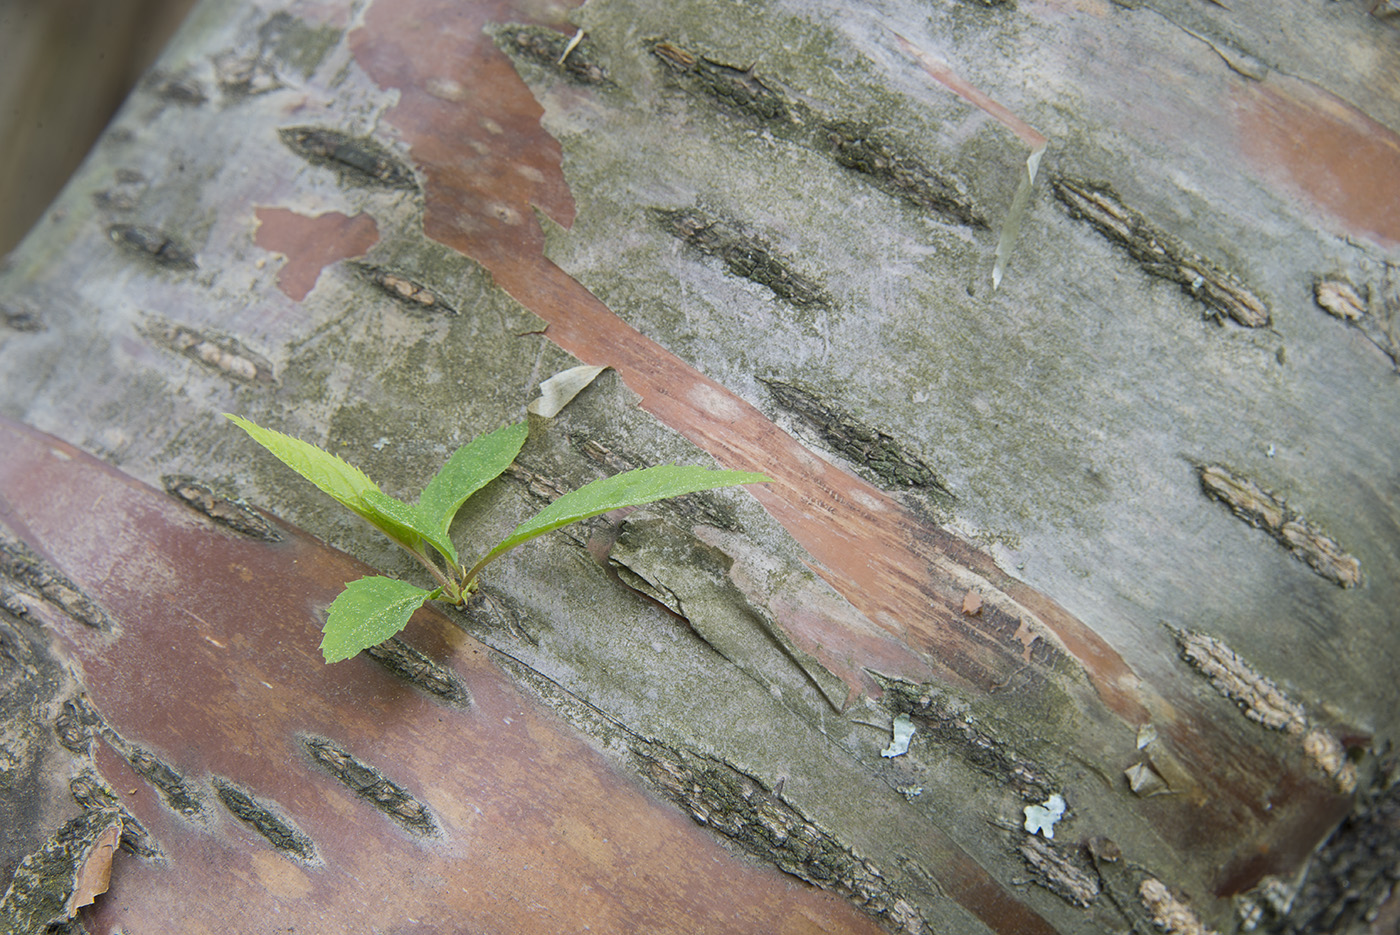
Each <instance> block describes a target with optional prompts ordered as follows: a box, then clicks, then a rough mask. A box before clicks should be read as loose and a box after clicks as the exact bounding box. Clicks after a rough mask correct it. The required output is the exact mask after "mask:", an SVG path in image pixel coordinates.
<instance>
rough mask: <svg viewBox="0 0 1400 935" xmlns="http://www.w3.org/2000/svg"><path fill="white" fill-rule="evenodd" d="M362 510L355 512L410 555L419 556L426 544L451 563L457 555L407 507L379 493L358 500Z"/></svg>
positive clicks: (420, 516) (370, 492)
mask: <svg viewBox="0 0 1400 935" xmlns="http://www.w3.org/2000/svg"><path fill="white" fill-rule="evenodd" d="M360 503H361V507H362V509H359V510H356V512H358V513H359V514H360V515H361V516H363V517H364V518H365V519H367V520H369V522H370V523H372V524H373V525H374V527H375V528H376V529H378V530H379V531H380V532H382V533H384V535H386V536H388V537H389V538H390V539H393V540H394V541H395V542H397V543H399V544H400V545H402V546H403V547H404V548H406V549H408V550H409V551H410V552H421V551H422V549H423V543H424V542H427V543H428V544H429V545H431V546H432V547H433V548H435V549H437V550H438V551H439V552H441V553H442V554H443V555H445V556H447V558H448V559H449V560H451V561H453V562H455V561H457V552H456V550H455V549H453V548H452V543H451V542H449V541H444V540H443V539H441V538H440V537H438V535H437V533H436V530H435V529H434V528H433V524H432V523H429V522H428V521H427V520H426V519H425V518H424V517H423V516H422V515H421V514H420V513H419V511H418V508H417V507H416V506H414V505H412V504H411V503H404V502H403V501H402V500H397V499H395V498H393V497H391V496H389V495H388V494H387V493H384V492H383V491H379V490H367V491H365V493H364V494H363V495H362V496H361V497H360Z"/></svg>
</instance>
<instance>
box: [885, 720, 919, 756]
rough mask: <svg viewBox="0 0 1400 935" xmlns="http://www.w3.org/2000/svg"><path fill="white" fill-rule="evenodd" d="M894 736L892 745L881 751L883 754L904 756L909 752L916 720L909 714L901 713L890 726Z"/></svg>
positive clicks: (891, 740)
mask: <svg viewBox="0 0 1400 935" xmlns="http://www.w3.org/2000/svg"><path fill="white" fill-rule="evenodd" d="M890 730H891V732H892V734H893V736H892V737H891V738H890V745H889V746H888V747H886V748H885V749H883V750H881V751H880V755H881V756H902V755H903V754H905V753H908V752H909V739H910V738H911V737H913V736H914V722H913V721H911V720H909V715H907V714H901V715H900V716H899V717H897V718H895V719H894V724H892V725H891V726H890Z"/></svg>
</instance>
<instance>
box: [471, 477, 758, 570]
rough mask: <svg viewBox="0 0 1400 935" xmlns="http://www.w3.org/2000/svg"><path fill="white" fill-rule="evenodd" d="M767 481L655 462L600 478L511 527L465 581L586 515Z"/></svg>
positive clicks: (474, 567)
mask: <svg viewBox="0 0 1400 935" xmlns="http://www.w3.org/2000/svg"><path fill="white" fill-rule="evenodd" d="M771 480H772V478H771V477H767V476H765V475H763V474H755V473H753V472H751V471H712V470H710V469H708V468H703V467H695V466H688V465H675V464H661V465H657V466H656V467H649V468H642V469H641V470H638V471H626V472H624V473H622V474H614V475H613V476H612V477H604V478H603V479H602V480H595V481H594V482H593V483H591V484H585V485H584V486H582V487H580V488H579V489H578V490H573V491H570V492H569V493H566V494H564V496H562V497H560V498H559V499H558V500H555V501H554V502H553V503H551V504H550V505H549V506H547V507H545V508H544V509H543V510H541V511H540V512H539V513H538V514H536V515H535V517H534V519H530V520H526V521H525V522H523V523H521V524H520V525H519V526H516V527H515V529H514V531H512V532H511V534H510V535H509V536H506V537H505V538H504V539H502V540H501V542H500V543H499V544H498V545H497V546H496V547H495V548H494V549H492V550H491V551H490V552H487V553H486V555H484V556H483V557H482V558H481V560H480V561H478V562H477V563H476V565H474V566H473V567H472V569H471V571H469V572H468V573H467V578H466V580H468V581H471V580H472V579H473V578H475V577H476V574H477V572H479V571H481V569H482V568H485V567H486V566H487V565H488V564H490V563H491V562H493V561H495V560H496V559H497V558H499V557H500V556H501V555H502V554H503V553H505V552H508V551H509V550H511V549H513V548H515V547H516V546H517V545H520V544H521V543H522V542H527V541H529V540H530V539H533V538H535V537H536V536H542V535H544V534H545V533H547V532H550V531H551V530H555V529H559V528H560V527H561V526H567V525H569V524H570V523H576V522H578V521H579V520H581V519H588V518H589V517H590V516H597V515H599V514H601V513H606V512H608V511H609V510H616V509H618V508H619V507H624V506H640V505H642V504H643V503H652V502H654V501H656V500H665V499H666V498H667V497H679V496H680V495H681V494H687V493H695V492H696V491H697V490H713V489H715V488H717V487H733V486H735V485H738V484H759V483H765V482H768V481H771Z"/></svg>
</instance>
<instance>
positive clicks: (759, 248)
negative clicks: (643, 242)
mask: <svg viewBox="0 0 1400 935" xmlns="http://www.w3.org/2000/svg"><path fill="white" fill-rule="evenodd" d="M651 215H652V217H654V218H655V219H656V222H657V223H658V224H659V225H660V226H661V229H662V230H664V231H665V232H666V233H668V234H670V235H671V236H672V237H675V238H676V239H677V240H679V241H680V242H681V243H684V244H686V245H688V246H690V247H693V248H694V249H696V250H698V251H699V252H700V253H703V254H705V255H706V256H712V257H715V258H716V259H718V260H719V261H720V262H722V263H723V264H724V266H725V269H727V270H729V272H731V273H733V274H734V275H735V276H739V277H741V278H743V279H747V280H749V281H750V282H754V283H757V284H758V285H760V286H764V287H765V288H767V289H768V290H769V291H770V292H772V293H773V294H774V295H776V296H777V297H778V298H780V299H783V300H785V301H787V302H790V303H792V304H793V305H795V306H797V307H798V308H812V307H819V306H825V305H828V304H830V301H831V300H830V299H829V298H828V297H827V295H826V292H825V291H824V290H823V289H822V287H821V285H820V284H818V283H817V282H816V280H814V279H811V278H810V277H808V276H806V275H804V274H802V273H800V272H798V271H797V270H796V269H794V268H793V264H792V261H791V260H789V259H788V258H787V257H784V256H783V255H781V254H780V253H778V251H777V250H776V249H774V248H773V247H772V245H770V244H769V243H767V242H766V241H764V240H763V238H761V237H759V236H757V235H756V234H753V233H752V232H750V231H748V230H746V229H745V228H744V226H743V225H742V224H740V223H739V222H738V221H733V220H729V219H727V218H722V217H716V216H714V215H711V214H709V213H707V212H705V211H703V210H701V209H700V208H676V209H666V208H653V209H651Z"/></svg>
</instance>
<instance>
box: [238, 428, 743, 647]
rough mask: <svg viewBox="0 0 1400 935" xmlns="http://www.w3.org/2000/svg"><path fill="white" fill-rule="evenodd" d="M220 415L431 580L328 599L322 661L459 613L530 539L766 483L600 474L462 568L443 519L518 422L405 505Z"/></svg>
mask: <svg viewBox="0 0 1400 935" xmlns="http://www.w3.org/2000/svg"><path fill="white" fill-rule="evenodd" d="M225 415H227V417H228V418H229V420H231V421H232V422H233V423H234V424H235V425H237V426H238V427H239V428H241V429H243V431H245V432H247V433H248V434H249V435H250V436H252V438H253V440H254V441H256V442H257V443H258V444H260V445H262V446H263V447H264V448H266V449H267V450H268V451H270V452H272V453H273V454H274V455H276V456H277V457H278V458H279V459H281V461H282V463H284V464H286V465H287V466H288V467H290V468H291V469H292V470H294V471H296V472H297V473H298V474H300V475H301V476H302V477H304V478H306V479H307V480H309V481H311V483H313V484H315V485H316V486H317V487H319V488H321V490H322V491H323V492H325V493H327V494H329V495H330V496H331V497H332V498H334V499H335V500H337V501H339V502H340V504H341V505H343V506H345V507H346V508H347V509H349V510H350V511H351V512H353V513H356V514H358V515H359V516H361V517H362V518H364V519H365V520H366V521H367V522H369V524H370V525H372V526H373V527H374V528H376V529H378V530H379V531H380V532H382V533H384V535H386V536H388V537H389V538H390V539H392V540H393V541H394V542H395V543H396V544H398V545H399V546H400V547H401V548H402V549H403V550H404V551H406V552H407V553H408V554H409V555H412V556H413V557H414V559H415V560H416V561H417V562H418V563H419V564H420V565H422V566H423V568H424V570H425V571H426V572H427V573H428V575H429V576H430V577H431V578H432V580H433V581H434V582H435V583H436V587H434V588H432V589H427V588H420V587H417V586H415V585H412V584H409V583H407V582H404V581H398V580H396V579H394V578H386V577H383V576H382V575H371V576H369V577H365V578H360V579H359V580H357V581H351V582H350V583H349V584H347V585H346V586H345V590H344V591H342V592H341V594H340V595H339V596H338V597H337V598H336V599H335V600H334V601H332V602H331V606H330V608H329V610H328V612H327V615H326V625H325V629H324V631H323V635H322V639H321V653H322V655H324V656H325V659H326V662H339V661H340V660H342V659H349V658H350V657H351V656H353V655H355V654H356V653H358V652H359V651H360V650H362V649H366V648H368V647H370V646H374V645H376V644H377V643H382V642H383V641H384V640H387V639H388V638H389V637H391V636H393V635H394V634H395V633H398V632H399V631H400V630H402V629H403V628H404V627H405V626H407V625H408V619H409V618H410V617H412V616H413V612H414V611H416V610H417V609H418V608H419V607H422V606H423V604H424V603H426V602H427V601H432V600H440V601H446V602H448V603H450V604H454V605H456V606H458V607H463V606H465V605H466V602H467V599H468V598H469V597H470V596H471V595H472V594H473V593H475V592H476V590H477V587H478V585H477V577H478V576H479V575H480V574H481V571H482V569H484V568H485V567H486V566H487V565H489V564H490V563H491V562H494V561H495V560H496V559H498V558H500V557H501V556H502V555H504V554H505V553H506V552H508V551H510V550H511V549H513V548H515V547H516V546H518V545H520V544H522V543H525V542H528V541H530V540H531V539H534V538H535V537H536V536H542V535H544V534H545V533H547V532H551V531H553V530H555V529H558V528H560V527H561V526H567V525H569V524H570V523H576V522H578V521H579V520H583V519H588V518H589V517H590V516H597V515H599V514H601V513H606V512H608V511H609V510H616V509H618V508H619V507H624V506H639V505H641V504H643V503H652V502H654V501H656V500H664V499H666V498H668V497H677V496H680V495H681V494H687V493H694V492H695V491H697V490H713V489H715V488H717V487H732V486H735V485H738V484H757V483H765V482H767V481H769V480H771V478H769V477H765V476H764V475H762V474H755V473H752V472H750V471H715V470H710V469H708V468H702V467H690V466H682V465H674V464H663V465H658V466H656V467H649V468H642V469H641V470H636V471H626V472H624V473H622V474H615V475H613V476H612V477H604V478H602V479H601V480H596V481H594V482H593V483H591V484H585V485H584V486H582V487H580V488H579V489H578V490H574V491H571V492H570V493H566V494H564V495H563V496H562V497H560V498H559V499H557V500H555V501H554V502H553V503H551V504H550V505H549V506H547V507H545V508H544V509H543V510H541V511H540V512H539V513H538V514H536V515H535V517H534V518H533V519H529V520H526V521H525V522H523V523H521V524H520V525H519V526H516V527H515V529H514V530H512V532H511V533H510V535H508V536H506V537H505V538H504V539H502V540H501V541H500V542H498V543H496V545H494V546H492V547H491V548H490V549H487V550H486V551H485V552H484V553H482V554H481V556H480V557H479V558H477V559H476V560H475V561H474V562H472V563H471V564H470V565H468V564H466V563H465V562H463V561H461V559H460V558H459V557H458V554H457V549H456V546H455V545H454V544H453V542H452V539H451V537H450V536H449V535H448V529H449V527H451V525H452V518H453V517H454V516H456V515H457V511H458V510H460V509H461V508H462V504H464V503H466V502H467V498H469V497H470V496H471V495H472V494H474V493H476V492H477V491H478V490H480V489H481V488H482V487H484V486H486V485H487V484H488V483H490V482H491V481H493V480H495V479H496V478H497V477H499V476H500V475H501V473H502V472H503V471H505V469H506V468H508V467H509V466H510V464H511V462H513V461H514V460H515V456H516V455H517V454H519V453H520V449H521V447H523V446H524V444H525V438H526V436H527V435H528V434H529V428H528V426H527V425H526V423H524V422H518V423H516V424H514V425H507V426H505V427H504V428H500V429H497V430H496V431H494V432H491V433H489V434H486V435H481V436H478V437H477V438H475V439H473V440H472V441H471V442H469V443H467V444H465V445H463V446H462V447H460V448H458V449H457V450H456V451H455V452H453V453H452V456H451V457H450V458H448V459H447V463H446V464H444V465H443V466H442V469H441V470H440V471H438V473H437V475H436V476H435V477H434V478H433V479H432V480H430V481H428V486H427V487H425V488H423V492H422V493H421V494H419V495H418V500H417V502H414V503H406V502H404V501H403V500H398V499H395V498H394V497H391V496H389V495H388V494H386V493H384V491H382V490H380V489H379V487H378V485H377V484H375V483H374V481H372V480H370V479H369V478H368V477H367V476H366V475H365V473H364V472H363V471H361V470H360V469H359V468H357V467H355V466H354V465H352V464H348V463H347V462H345V461H343V460H341V459H340V458H338V457H336V456H335V455H333V454H331V453H330V452H328V451H323V450H322V449H320V448H317V447H316V446H315V445H311V444H308V443H306V442H304V441H301V440H300V439H296V438H293V437H291V436H290V435H284V434H282V433H281V432H275V431H273V430H272V429H265V428H263V427H262V426H260V425H257V424H255V423H253V422H250V421H248V420H247V419H245V418H243V417H241V416H236V415H231V414H227V413H226V414H225Z"/></svg>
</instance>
